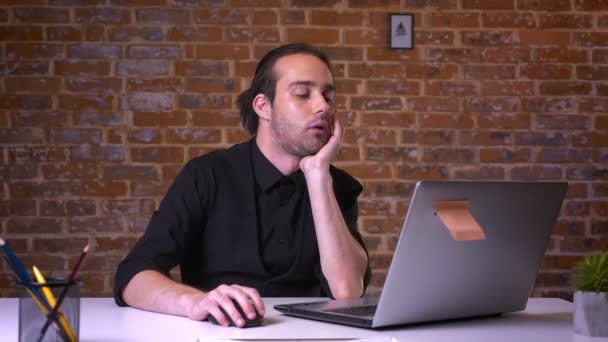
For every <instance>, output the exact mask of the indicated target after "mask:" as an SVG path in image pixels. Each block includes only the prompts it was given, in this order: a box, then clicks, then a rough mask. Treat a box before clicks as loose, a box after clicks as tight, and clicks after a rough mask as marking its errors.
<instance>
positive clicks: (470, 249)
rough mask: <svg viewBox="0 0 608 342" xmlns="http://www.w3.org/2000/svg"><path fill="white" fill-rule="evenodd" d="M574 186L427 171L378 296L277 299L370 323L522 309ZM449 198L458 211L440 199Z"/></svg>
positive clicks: (296, 312)
mask: <svg viewBox="0 0 608 342" xmlns="http://www.w3.org/2000/svg"><path fill="white" fill-rule="evenodd" d="M567 188H568V184H567V183H565V182H510V181H508V182H478V181H420V182H418V183H417V184H416V188H415V190H414V195H413V196H412V200H411V202H410V209H409V211H408V213H407V216H406V218H405V223H404V224H403V228H402V230H401V235H400V236H399V241H398V243H397V246H396V248H395V252H394V255H393V260H392V262H391V265H390V268H389V270H388V273H387V276H386V281H385V284H384V288H383V289H382V293H381V295H380V297H379V298H366V297H364V298H360V299H354V300H333V301H324V302H313V303H301V304H284V305H276V306H275V307H274V308H275V309H276V310H278V311H280V312H283V313H285V314H287V315H291V316H296V317H302V318H309V319H315V320H321V321H327V322H333V323H339V324H347V325H353V326H359V327H366V328H378V327H385V326H390V325H399V324H410V323H422V322H431V321H440V320H450V319H458V318H466V317H478V316H491V315H499V314H502V313H506V312H513V311H519V310H523V309H524V308H525V306H526V303H527V300H528V297H529V295H530V292H531V290H532V287H533V285H534V281H535V279H536V274H537V272H538V269H539V267H540V264H541V261H542V259H543V256H544V253H545V250H546V248H547V244H548V242H549V238H550V235H551V231H552V230H553V226H554V224H555V220H556V218H557V215H558V213H559V211H560V208H561V205H562V201H563V198H564V195H565V193H566V190H567ZM446 203H447V204H448V205H447V207H448V209H449V208H450V207H452V209H454V208H456V209H455V210H456V211H454V210H452V212H451V213H450V211H449V210H447V211H446V210H445V209H444V206H439V205H440V204H441V205H443V204H446ZM454 203H455V204H456V206H451V205H450V204H454ZM463 208H464V209H463ZM463 210H465V211H468V213H469V216H467V214H466V212H464V211H463ZM458 215H460V216H458ZM463 215H464V216H463ZM467 218H468V219H471V218H472V219H473V221H467ZM463 222H464V223H465V224H464V226H463V224H462V223H463ZM459 224H460V227H458V225H459ZM459 229H460V230H461V231H460V233H462V234H461V235H458V234H459ZM462 229H464V233H463V231H462ZM467 232H468V233H467Z"/></svg>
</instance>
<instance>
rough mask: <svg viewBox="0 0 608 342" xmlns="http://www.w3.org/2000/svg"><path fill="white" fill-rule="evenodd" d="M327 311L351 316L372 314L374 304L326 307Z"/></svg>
mask: <svg viewBox="0 0 608 342" xmlns="http://www.w3.org/2000/svg"><path fill="white" fill-rule="evenodd" d="M323 311H327V312H335V313H339V314H344V315H351V316H364V317H366V316H373V315H374V313H376V305H364V306H351V307H348V308H338V309H327V310H323Z"/></svg>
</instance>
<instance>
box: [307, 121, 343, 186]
mask: <svg viewBox="0 0 608 342" xmlns="http://www.w3.org/2000/svg"><path fill="white" fill-rule="evenodd" d="M341 140H342V124H341V122H340V119H339V118H338V116H337V115H335V116H334V122H333V129H332V134H331V136H330V137H329V140H328V141H327V143H326V144H325V145H324V146H323V147H322V148H321V149H320V150H319V152H317V154H315V155H311V156H306V157H304V158H302V160H300V169H301V170H302V172H304V175H306V176H307V177H308V176H309V175H310V174H311V173H317V171H322V172H327V171H328V170H329V164H331V162H332V161H333V160H334V159H335V158H336V156H337V155H338V151H339V148H340V141H341Z"/></svg>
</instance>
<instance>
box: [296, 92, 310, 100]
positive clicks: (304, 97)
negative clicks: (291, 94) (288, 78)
mask: <svg viewBox="0 0 608 342" xmlns="http://www.w3.org/2000/svg"><path fill="white" fill-rule="evenodd" d="M296 96H297V97H299V98H301V99H307V98H308V97H309V96H310V94H308V93H301V94H298V93H296Z"/></svg>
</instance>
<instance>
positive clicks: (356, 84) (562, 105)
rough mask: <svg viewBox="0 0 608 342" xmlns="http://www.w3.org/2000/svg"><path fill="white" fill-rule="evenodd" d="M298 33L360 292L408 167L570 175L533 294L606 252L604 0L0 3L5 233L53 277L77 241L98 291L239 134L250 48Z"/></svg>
mask: <svg viewBox="0 0 608 342" xmlns="http://www.w3.org/2000/svg"><path fill="white" fill-rule="evenodd" d="M389 12H397V13H398V12H409V13H414V14H415V23H416V24H415V30H416V41H415V45H416V48H415V49H413V50H390V49H388V48H387V46H388V34H387V26H388V13H389ZM296 41H306V42H310V43H314V44H317V45H319V46H322V47H323V48H324V49H325V50H326V51H327V52H328V53H329V54H330V55H331V56H332V57H333V60H334V61H335V69H336V70H335V76H336V81H337V85H338V91H339V96H338V98H337V105H338V107H339V109H340V112H341V113H342V115H343V117H344V119H345V121H346V125H347V130H346V135H345V139H344V146H343V149H342V152H341V155H340V161H339V163H337V164H339V166H341V167H343V168H345V169H347V170H348V171H350V172H351V173H352V174H353V175H355V176H356V177H357V178H358V179H360V180H361V181H362V182H363V183H364V186H365V192H364V194H363V196H362V198H361V201H360V207H361V219H360V228H361V231H362V232H363V234H364V236H365V239H366V241H367V245H368V247H369V249H370V251H371V262H372V265H373V268H374V271H375V276H374V279H373V287H372V289H371V290H370V292H377V290H378V288H379V286H381V284H382V282H383V278H384V275H385V271H386V268H387V266H388V264H389V261H390V258H391V250H392V248H393V247H394V244H395V241H396V239H397V236H398V233H399V229H400V227H401V224H402V220H403V217H404V215H405V212H406V210H407V205H408V200H409V197H410V195H411V190H412V186H413V184H414V182H415V181H416V180H418V179H492V180H502V179H513V180H566V181H568V182H570V184H571V186H570V190H569V192H568V198H567V200H566V202H565V204H564V207H563V210H562V213H561V216H560V218H559V222H558V224H557V225H556V227H555V231H554V235H553V238H552V241H551V245H550V247H549V249H548V250H547V256H546V258H545V260H544V263H543V266H542V270H541V272H540V275H539V277H538V281H537V284H536V290H535V291H534V293H533V294H534V295H540V296H542V295H548V296H553V295H560V296H566V297H567V296H568V294H569V293H570V291H571V285H572V284H571V273H570V269H571V267H572V265H573V263H574V262H575V261H577V260H579V259H580V256H581V255H583V254H586V253H589V252H591V251H596V250H602V249H603V250H606V249H608V204H607V201H606V200H607V198H608V167H607V161H608V131H607V129H608V97H607V96H606V95H608V3H607V2H606V1H602V0H369V1H365V0H206V1H204V0H3V1H0V48H1V53H2V60H1V61H0V70H2V75H3V76H2V82H1V87H2V95H1V98H0V151H1V155H0V158H1V164H0V176H1V184H0V223H1V226H0V233H1V236H2V237H3V238H4V239H6V240H8V241H9V244H10V245H11V246H12V247H13V249H14V250H15V251H16V252H17V253H18V254H19V256H21V257H22V258H23V260H24V262H25V264H27V265H28V266H31V265H32V264H36V265H38V266H39V267H40V268H41V269H42V270H43V271H45V272H46V273H48V274H58V275H65V274H66V273H67V272H68V270H69V268H70V267H71V266H72V265H73V264H74V262H75V260H76V258H77V255H78V253H79V251H80V249H81V248H82V247H83V245H84V244H86V243H87V242H88V243H90V244H91V246H92V252H91V253H90V256H89V257H88V260H87V263H86V266H85V268H84V269H83V272H82V278H84V280H85V282H86V283H85V286H84V289H83V292H84V293H85V295H103V296H107V295H109V294H110V291H111V286H112V282H113V271H114V268H115V266H116V264H117V263H118V261H119V260H120V259H121V258H122V257H123V256H124V255H125V253H126V252H127V250H128V249H129V247H130V246H132V244H133V243H134V241H135V240H136V239H137V237H138V236H140V235H141V233H142V231H143V230H144V229H145V227H146V224H147V221H148V219H149V217H150V215H151V213H152V212H153V210H154V208H155V207H156V206H157V205H158V202H159V199H160V198H161V196H162V195H163V194H164V192H165V190H166V188H167V186H168V184H169V183H170V182H171V180H172V179H173V178H174V176H175V174H176V172H178V170H179V169H180V168H181V166H182V165H183V164H184V163H185V162H186V161H187V160H189V159H190V158H192V157H195V156H197V155H199V154H200V153H203V152H205V151H209V150H212V149H217V148H220V147H224V146H228V145H230V144H233V143H236V142H238V141H241V140H243V139H246V137H247V135H246V134H244V133H243V131H242V130H241V129H240V128H239V125H238V114H237V113H236V111H235V106H234V104H233V103H234V100H235V97H236V95H237V94H238V93H239V92H240V91H242V90H243V89H245V87H247V85H248V83H249V81H250V76H251V75H252V73H253V70H254V67H255V65H256V61H257V60H258V59H259V58H260V57H261V56H262V55H263V54H264V52H265V51H267V50H268V49H269V48H271V47H274V46H277V45H278V44H282V43H287V42H296ZM12 289H13V276H12V274H10V272H9V271H8V270H7V268H6V265H4V264H3V263H2V268H1V269H0V295H13V294H14V291H13V290H12Z"/></svg>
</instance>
